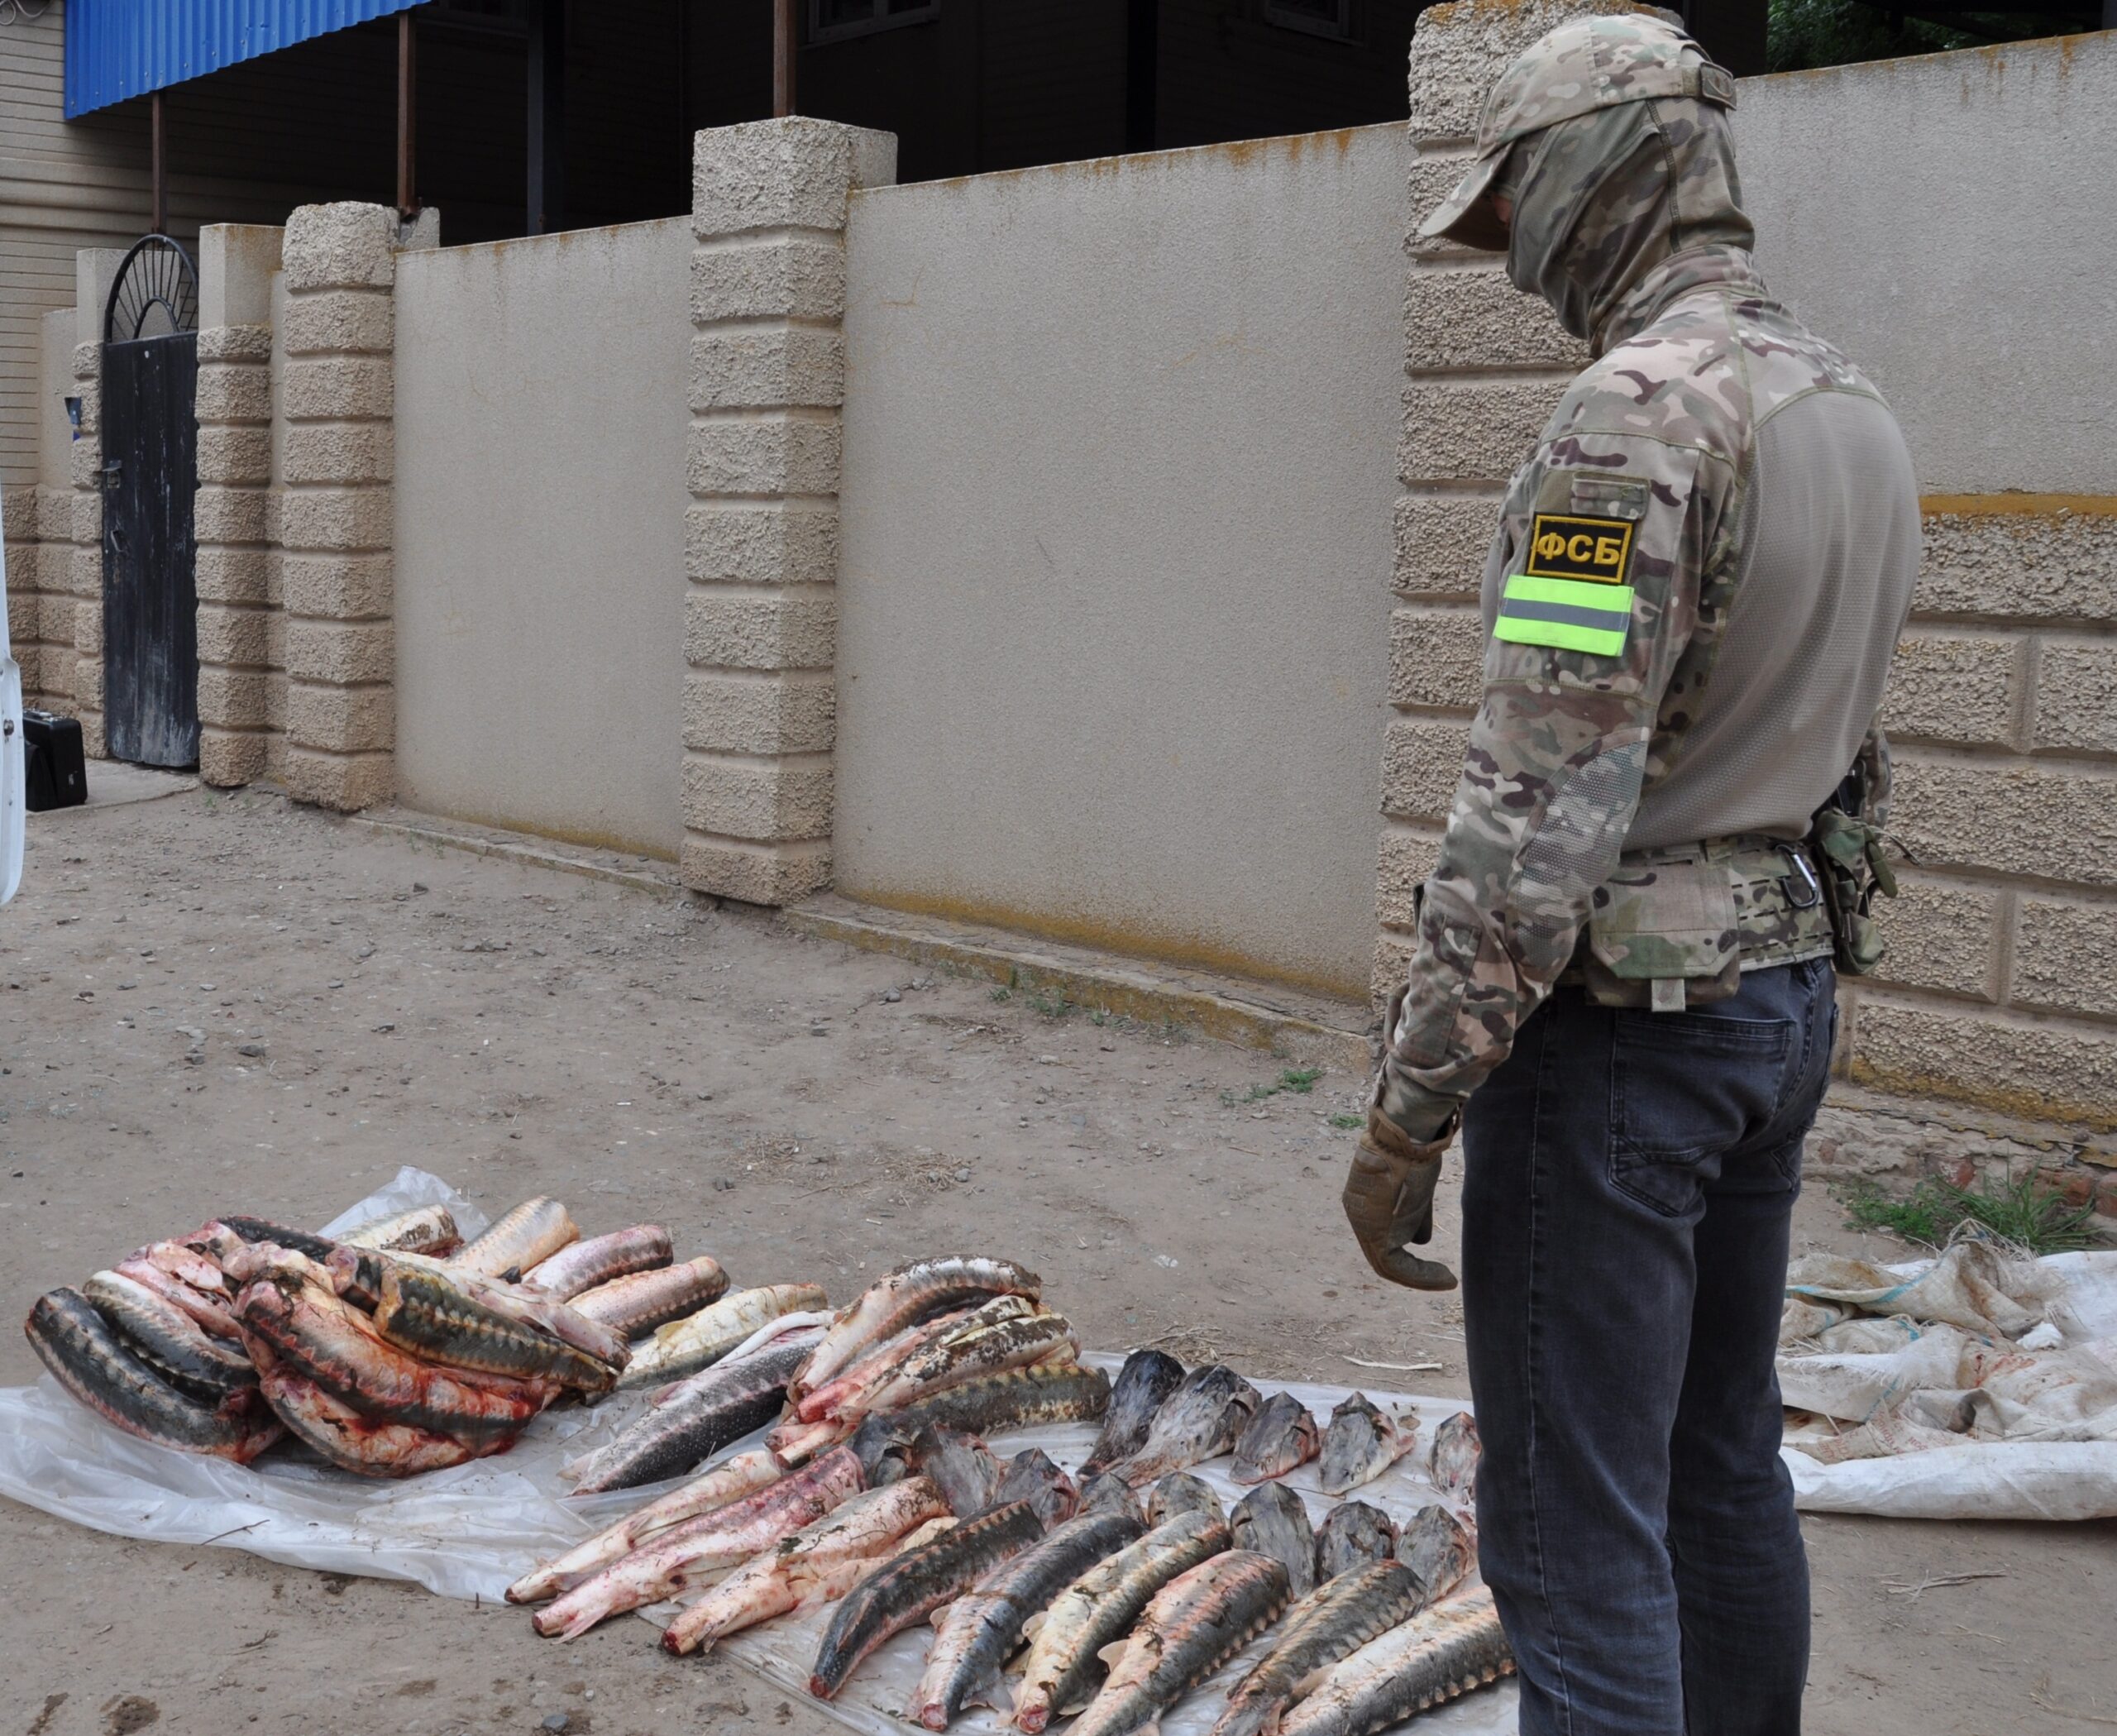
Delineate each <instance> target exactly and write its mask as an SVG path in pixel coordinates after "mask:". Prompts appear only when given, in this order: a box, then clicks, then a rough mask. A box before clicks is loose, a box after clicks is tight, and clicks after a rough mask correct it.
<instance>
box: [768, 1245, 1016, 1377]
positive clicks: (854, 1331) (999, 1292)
mask: <svg viewBox="0 0 2117 1736" xmlns="http://www.w3.org/2000/svg"><path fill="white" fill-rule="evenodd" d="M1043 1294H1044V1281H1043V1279H1040V1278H1039V1277H1038V1276H1037V1275H1036V1274H1035V1273H1034V1272H1031V1271H1028V1270H1025V1269H1024V1268H1023V1267H1020V1266H1018V1265H1015V1263H1014V1262H1013V1261H1012V1260H987V1259H982V1258H977V1257H974V1256H967V1255H949V1257H947V1258H944V1259H940V1260H914V1261H913V1262H912V1263H911V1264H910V1265H906V1266H900V1267H898V1268H897V1270H896V1271H894V1272H891V1274H890V1275H888V1276H887V1277H886V1278H883V1279H879V1280H877V1282H876V1283H874V1284H870V1285H869V1286H868V1287H867V1289H865V1290H863V1291H862V1292H861V1294H859V1295H858V1297H856V1298H854V1299H853V1302H852V1303H849V1304H848V1306H847V1307H846V1308H845V1309H844V1311H843V1313H840V1315H839V1318H838V1320H837V1322H836V1323H835V1324H834V1325H833V1327H831V1329H830V1331H829V1332H828V1333H826V1334H825V1335H824V1341H823V1342H822V1343H820V1344H819V1345H818V1346H816V1349H815V1356H814V1357H813V1359H812V1360H811V1361H810V1365H809V1366H808V1367H807V1368H805V1369H804V1370H802V1371H801V1375H800V1379H799V1380H797V1381H796V1383H795V1385H794V1395H795V1397H796V1399H800V1397H801V1396H802V1395H803V1394H805V1393H809V1392H812V1391H814V1390H815V1389H816V1388H817V1387H819V1386H821V1385H822V1384H824V1382H825V1381H826V1380H830V1379H831V1378H832V1377H833V1376H834V1375H837V1374H838V1373H839V1372H840V1371H841V1370H843V1369H846V1368H848V1367H850V1366H851V1365H853V1363H854V1362H855V1361H858V1359H859V1358H860V1357H861V1356H863V1354H865V1352H866V1351H867V1350H868V1349H869V1348H871V1347H872V1346H875V1345H878V1344H880V1343H881V1342H882V1341H883V1340H884V1339H886V1338H890V1337H895V1336H896V1334H897V1333H898V1332H902V1331H903V1330H904V1329H905V1328H906V1327H908V1326H910V1325H911V1324H912V1323H913V1322H915V1321H916V1320H918V1319H920V1318H921V1317H922V1316H925V1315H927V1314H931V1313H936V1312H938V1311H939V1310H940V1309H942V1308H948V1307H953V1306H956V1305H959V1304H961V1303H966V1302H971V1301H974V1300H977V1299H979V1298H983V1297H987V1296H1026V1297H1028V1298H1030V1300H1031V1301H1035V1300H1036V1299H1038V1298H1040V1297H1041V1296H1042V1295H1043Z"/></svg>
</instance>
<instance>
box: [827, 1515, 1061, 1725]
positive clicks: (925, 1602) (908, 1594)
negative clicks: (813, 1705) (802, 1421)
mask: <svg viewBox="0 0 2117 1736" xmlns="http://www.w3.org/2000/svg"><path fill="white" fill-rule="evenodd" d="M915 1481H916V1479H915ZM910 1486H911V1485H910V1484H907V1483H898V1484H893V1485H891V1491H894V1490H897V1489H905V1488H909V1487H910ZM929 1486H930V1485H929ZM891 1491H885V1492H891ZM938 1494H939V1491H938V1490H937V1491H936V1495H937V1496H938ZM1043 1534H1044V1523H1043V1521H1042V1520H1041V1519H1039V1518H1038V1517H1037V1514H1036V1509H1035V1507H1033V1506H1032V1505H1031V1504H1030V1503H1029V1502H1027V1501H1014V1502H1011V1503H1009V1504H1007V1505H1006V1506H1005V1507H995V1508H992V1509H990V1510H989V1511H987V1512H985V1513H982V1514H978V1515H977V1518H973V1519H966V1520H964V1521H963V1523H961V1524H959V1525H957V1526H955V1527H954V1528H953V1529H951V1530H949V1531H947V1532H945V1533H943V1534H942V1535H941V1536H939V1537H938V1538H934V1541H933V1542H930V1543H929V1544H927V1545H926V1547H925V1548H923V1549H916V1550H912V1551H910V1552H907V1553H906V1554H904V1555H901V1556H899V1557H897V1558H896V1560H895V1561H891V1563H890V1564H889V1565H888V1566H886V1567H885V1568H883V1569H882V1571H880V1572H879V1573H877V1574H875V1575H873V1576H872V1577H871V1578H868V1579H867V1580H864V1581H862V1582H861V1584H860V1585H859V1586H858V1588H857V1589H856V1590H853V1591H852V1592H850V1593H848V1595H847V1596H846V1598H845V1600H844V1601H843V1603H841V1604H839V1606H838V1608H837V1609H836V1610H835V1611H834V1612H833V1614H832V1615H831V1619H830V1625H829V1627H827V1628H824V1637H823V1641H822V1643H821V1644H820V1645H819V1646H818V1647H817V1648H816V1662H815V1668H814V1669H813V1670H812V1671H810V1676H809V1691H810V1693H811V1694H813V1695H815V1697H816V1698H817V1699H818V1700H830V1699H833V1698H834V1697H835V1696H836V1695H837V1693H838V1691H839V1689H840V1688H842V1687H843V1686H845V1682H846V1679H847V1678H848V1676H851V1675H852V1673H853V1671H854V1670H855V1669H857V1668H858V1667H859V1665H860V1662H861V1661H862V1660H863V1658H865V1657H867V1656H868V1654H869V1653H871V1652H873V1651H874V1649H875V1648H876V1647H877V1646H879V1645H881V1644H882V1642H883V1641H884V1640H886V1639H887V1638H890V1637H891V1635H892V1634H896V1633H902V1632H903V1631H904V1630H905V1629H906V1628H909V1627H910V1626H911V1625H912V1624H914V1623H915V1622H920V1621H924V1620H925V1619H926V1618H927V1617H928V1616H929V1615H931V1614H933V1613H934V1611H935V1610H936V1609H939V1608H940V1607H941V1605H942V1604H945V1603H948V1602H949V1601H951V1600H953V1599H955V1598H957V1597H959V1596H961V1595H963V1593H964V1592H965V1591H967V1590H969V1589H970V1588H971V1587H972V1585H975V1584H977V1581H979V1580H981V1579H982V1578H983V1577H984V1576H985V1575H986V1574H987V1573H989V1572H990V1571H992V1569H993V1568H994V1567H995V1566H998V1565H999V1564H1000V1563H1001V1562H1002V1561H1008V1560H1011V1559H1012V1558H1013V1557H1015V1556H1017V1555H1020V1553H1021V1552H1022V1551H1024V1550H1025V1549H1026V1548H1028V1547H1029V1546H1030V1544H1031V1543H1034V1542H1035V1541H1036V1540H1037V1539H1038V1538H1039V1537H1041V1536H1043Z"/></svg>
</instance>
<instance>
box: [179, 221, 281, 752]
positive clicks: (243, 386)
mask: <svg viewBox="0 0 2117 1736" xmlns="http://www.w3.org/2000/svg"><path fill="white" fill-rule="evenodd" d="M281 235H282V232H281V231H280V230H279V229H278V228H276V227H254V226H248V225H244V226H240V227H239V226H237V225H234V224H214V225H212V226H209V227H207V228H204V229H203V230H201V231H200V232H199V237H198V276H199V314H198V393H197V397H196V399H195V407H196V409H197V413H198V495H197V496H196V497H195V499H194V503H193V508H192V523H193V526H194V538H195V540H196V543H197V548H198V554H197V561H196V567H195V574H196V578H197V587H198V770H199V775H200V777H203V779H204V780H205V782H208V783H209V784H217V785H220V786H222V787H228V786H232V785H236V784H243V783H249V782H252V781H253V780H255V779H257V778H262V777H281V776H283V775H284V767H283V765H282V763H281V757H280V752H279V748H280V734H279V729H280V712H281V706H282V703H283V699H284V694H283V691H282V690H283V689H284V674H283V671H284V662H282V656H283V652H282V645H281V640H282V637H283V635H282V634H281V631H280V613H279V605H280V591H279V562H278V557H277V555H276V553H275V551H274V549H273V548H272V546H271V543H270V538H269V530H270V519H271V516H272V511H271V509H272V499H271V494H272V490H271V485H272V341H273V340H272V276H273V274H274V273H275V271H277V270H279V269H280V244H281Z"/></svg>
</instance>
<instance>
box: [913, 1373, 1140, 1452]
mask: <svg viewBox="0 0 2117 1736" xmlns="http://www.w3.org/2000/svg"><path fill="white" fill-rule="evenodd" d="M1109 1402H1110V1376H1109V1375H1106V1374H1104V1373H1103V1371H1102V1370H1101V1369H1099V1368H1082V1367H1079V1366H1078V1365H1075V1364H1073V1363H1068V1362H1040V1363H1039V1364H1038V1365H1036V1366H1035V1368H1017V1369H1010V1370H1008V1371H1007V1372H1006V1374H1004V1375H986V1376H985V1377H984V1378H983V1379H982V1380H968V1381H965V1382H964V1383H963V1384H962V1385H961V1386H952V1387H949V1389H947V1390H946V1391H944V1392H938V1393H935V1394H932V1395H931V1396H930V1397H929V1398H925V1399H920V1401H919V1402H918V1403H917V1404H913V1405H909V1406H907V1407H906V1408H904V1409H903V1410H901V1411H897V1412H895V1413H893V1414H894V1415H895V1416H896V1418H898V1420H899V1422H900V1423H901V1424H902V1426H904V1427H906V1428H909V1429H910V1430H911V1431H912V1432H914V1433H916V1432H917V1431H918V1430H920V1429H921V1428H929V1427H931V1428H960V1429H966V1430H968V1431H969V1432H971V1433H972V1434H979V1435H999V1434H1005V1433H1006V1432H1007V1431H1008V1430H1010V1429H1014V1428H1039V1427H1041V1426H1042V1425H1043V1424H1044V1423H1092V1422H1093V1421H1095V1419H1096V1418H1098V1417H1100V1416H1101V1415H1102V1412H1103V1407H1104V1406H1105V1405H1106V1404H1109Z"/></svg>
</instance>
